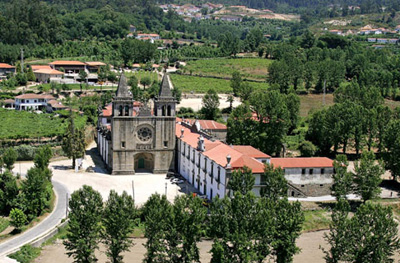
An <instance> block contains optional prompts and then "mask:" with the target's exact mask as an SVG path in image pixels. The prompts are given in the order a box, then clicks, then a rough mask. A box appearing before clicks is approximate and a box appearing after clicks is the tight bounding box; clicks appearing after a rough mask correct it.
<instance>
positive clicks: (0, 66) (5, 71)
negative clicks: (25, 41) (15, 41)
mask: <svg viewBox="0 0 400 263" xmlns="http://www.w3.org/2000/svg"><path fill="white" fill-rule="evenodd" d="M10 74H12V75H13V74H15V67H14V66H11V65H9V64H7V63H0V79H5V78H6V77H7V76H8V75H10Z"/></svg>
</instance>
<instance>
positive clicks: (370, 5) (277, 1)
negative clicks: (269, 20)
mask: <svg viewBox="0 0 400 263" xmlns="http://www.w3.org/2000/svg"><path fill="white" fill-rule="evenodd" d="M160 2H161V3H179V4H184V3H192V4H195V5H198V4H202V3H207V2H210V1H208V0H160ZM211 2H212V3H220V4H224V5H244V6H247V7H251V8H257V9H263V8H269V9H272V10H274V11H278V12H294V13H301V12H304V11H305V10H307V9H308V10H314V11H317V12H318V13H319V12H321V11H322V12H323V10H324V9H325V10H326V9H327V8H326V7H327V6H331V7H334V6H336V7H344V6H346V7H348V6H359V7H360V12H361V13H362V14H367V13H374V12H380V11H382V10H381V8H382V7H386V8H388V9H394V10H400V3H399V1H397V0H333V1H331V0H215V1H211ZM323 13H324V12H323Z"/></svg>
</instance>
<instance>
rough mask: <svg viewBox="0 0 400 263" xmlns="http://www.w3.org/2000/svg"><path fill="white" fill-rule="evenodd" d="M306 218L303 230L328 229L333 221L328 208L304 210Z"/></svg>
mask: <svg viewBox="0 0 400 263" xmlns="http://www.w3.org/2000/svg"><path fill="white" fill-rule="evenodd" d="M304 218H305V221H304V224H303V232H308V231H316V230H322V229H328V228H329V223H330V222H331V216H330V213H329V212H328V210H326V209H319V210H313V211H304Z"/></svg>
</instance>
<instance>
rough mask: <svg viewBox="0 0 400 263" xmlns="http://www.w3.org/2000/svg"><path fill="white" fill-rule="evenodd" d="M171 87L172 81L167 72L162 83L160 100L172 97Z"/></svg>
mask: <svg viewBox="0 0 400 263" xmlns="http://www.w3.org/2000/svg"><path fill="white" fill-rule="evenodd" d="M171 87H172V85H171V80H170V79H169V75H168V74H167V73H166V72H165V73H164V76H163V79H162V81H161V88H160V93H159V94H158V96H159V98H161V97H172V91H171Z"/></svg>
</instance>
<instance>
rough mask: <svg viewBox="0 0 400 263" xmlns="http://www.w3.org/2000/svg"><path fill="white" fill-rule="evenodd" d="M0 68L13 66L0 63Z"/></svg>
mask: <svg viewBox="0 0 400 263" xmlns="http://www.w3.org/2000/svg"><path fill="white" fill-rule="evenodd" d="M0 68H15V67H14V66H11V65H9V64H7V63H0Z"/></svg>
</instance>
